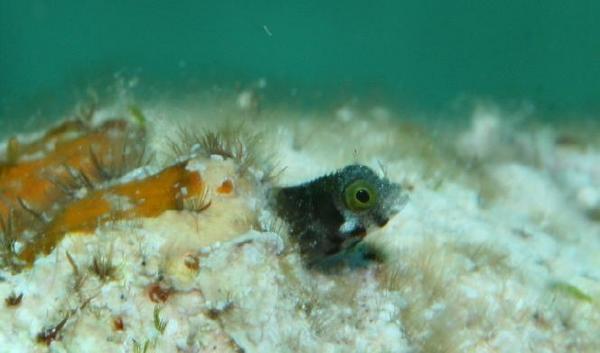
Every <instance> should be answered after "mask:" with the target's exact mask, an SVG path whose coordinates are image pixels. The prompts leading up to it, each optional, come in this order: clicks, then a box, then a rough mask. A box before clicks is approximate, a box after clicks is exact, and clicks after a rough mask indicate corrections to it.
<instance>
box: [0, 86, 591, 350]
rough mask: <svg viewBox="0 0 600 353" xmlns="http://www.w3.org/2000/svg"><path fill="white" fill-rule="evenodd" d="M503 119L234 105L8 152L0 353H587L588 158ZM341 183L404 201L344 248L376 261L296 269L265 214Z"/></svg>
mask: <svg viewBox="0 0 600 353" xmlns="http://www.w3.org/2000/svg"><path fill="white" fill-rule="evenodd" d="M515 114H516V115H518V113H509V112H506V111H503V110H502V109H499V108H497V107H495V106H493V105H490V104H480V105H477V106H476V107H475V109H473V111H472V112H470V113H469V115H470V116H469V119H468V120H469V122H468V123H467V124H462V125H461V124H450V123H446V124H438V125H435V124H433V123H431V122H419V121H416V120H413V119H409V118H407V117H405V116H402V115H401V114H398V113H395V112H393V111H392V110H389V109H386V108H385V107H382V106H370V107H369V106H367V107H357V106H353V105H347V106H341V107H338V108H336V109H330V110H315V111H308V112H307V111H303V110H298V109H293V108H290V107H286V106H272V107H269V106H268V105H266V106H265V105H262V106H261V107H260V109H258V103H257V101H256V98H253V97H248V93H247V92H244V93H243V94H242V95H240V96H239V97H238V99H237V100H236V99H235V98H234V97H229V98H220V99H208V98H206V97H204V98H198V99H194V100H192V101H185V102H182V101H177V102H171V101H163V102H160V103H151V102H150V103H149V102H146V103H139V104H136V105H134V104H132V103H131V102H129V101H127V102H122V101H118V102H116V103H114V104H109V105H106V106H103V107H102V106H101V107H99V108H94V109H91V108H90V109H79V110H78V111H77V112H76V113H75V114H73V116H71V117H69V118H68V119H66V122H60V123H57V125H56V126H55V127H53V128H50V129H47V130H46V131H44V132H38V133H33V134H23V135H16V136H14V137H13V138H10V139H8V140H6V141H5V142H4V143H3V144H2V146H3V147H2V150H1V151H0V154H1V156H2V158H1V159H0V160H1V161H2V162H1V165H0V211H1V212H0V219H1V220H2V224H1V225H2V227H1V228H0V237H1V238H0V240H1V244H0V245H2V249H1V250H0V265H1V269H0V298H2V299H3V302H2V305H1V306H0V325H1V327H2V329H1V330H0V352H47V351H49V352H247V353H249V352H382V353H383V352H536V353H538V352H595V351H596V350H597V347H600V338H599V336H598V334H597V333H598V332H600V142H599V141H598V140H594V139H593V138H590V137H589V136H594V134H593V133H591V134H590V128H589V127H588V126H583V125H582V126H581V127H579V128H578V127H577V126H576V124H571V125H569V126H562V125H559V124H544V123H543V121H542V122H541V123H540V122H537V123H527V121H526V119H522V117H515ZM594 128H596V129H600V127H598V126H596V127H594ZM596 131H597V130H596ZM596 136H597V135H596ZM357 161H358V162H361V163H363V164H366V165H369V166H370V167H371V168H373V169H374V170H377V171H380V173H381V174H385V175H386V176H387V178H389V179H390V180H392V181H394V182H397V183H399V184H400V185H402V187H403V189H404V190H407V191H408V194H409V197H410V199H409V201H408V203H407V204H406V206H405V207H404V209H403V210H402V211H401V212H400V213H398V214H397V215H395V216H394V217H393V218H392V219H391V220H390V221H389V223H388V224H387V225H385V226H384V227H383V228H380V229H374V230H372V231H370V232H369V234H368V235H367V237H366V239H365V240H364V241H363V242H364V243H366V244H369V245H370V246H372V247H373V248H374V249H376V250H377V255H378V256H377V259H376V260H373V261H370V262H368V263H366V264H364V265H363V266H359V267H356V268H348V267H342V268H339V269H336V270H335V271H332V272H328V273H324V272H321V271H316V270H314V269H311V268H307V267H306V266H305V264H304V263H303V261H302V258H301V257H300V255H299V254H298V251H297V247H296V246H295V244H294V242H293V241H292V240H291V239H290V237H289V235H288V234H287V229H286V225H285V224H284V223H283V222H282V221H281V220H280V219H278V218H277V217H275V216H274V214H273V212H272V211H271V210H270V208H269V205H268V203H267V202H266V200H265V194H266V192H267V191H268V189H269V188H270V187H272V186H274V185H278V186H279V185H293V184H296V183H300V182H304V181H306V180H310V179H312V178H315V177H318V176H321V175H323V174H325V173H329V172H331V171H333V170H335V169H337V168H339V167H342V166H344V165H347V164H350V163H354V162H357Z"/></svg>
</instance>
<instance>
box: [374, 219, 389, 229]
mask: <svg viewBox="0 0 600 353" xmlns="http://www.w3.org/2000/svg"><path fill="white" fill-rule="evenodd" d="M389 221H390V218H389V217H377V218H376V219H375V223H377V225H378V226H379V227H380V228H383V227H385V225H386V224H388V222H389Z"/></svg>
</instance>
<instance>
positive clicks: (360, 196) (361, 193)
mask: <svg viewBox="0 0 600 353" xmlns="http://www.w3.org/2000/svg"><path fill="white" fill-rule="evenodd" d="M356 199H357V200H358V201H360V202H362V203H367V202H369V200H370V199H371V195H369V192H368V191H367V190H365V189H360V190H358V191H357V192H356Z"/></svg>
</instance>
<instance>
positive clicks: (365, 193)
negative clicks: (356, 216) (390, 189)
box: [344, 179, 377, 211]
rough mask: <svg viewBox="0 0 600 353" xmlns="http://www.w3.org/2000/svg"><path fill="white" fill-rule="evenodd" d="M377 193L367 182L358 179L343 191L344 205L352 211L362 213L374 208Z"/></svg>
mask: <svg viewBox="0 0 600 353" xmlns="http://www.w3.org/2000/svg"><path fill="white" fill-rule="evenodd" d="M376 202H377V191H376V190H375V188H374V187H373V185H371V184H370V183H369V182H367V181H366V180H363V179H358V180H355V181H353V182H352V183H350V185H348V187H346V189H345V190H344V203H345V204H346V207H348V208H349V209H351V210H352V211H364V210H368V209H370V208H372V207H373V206H375V203H376Z"/></svg>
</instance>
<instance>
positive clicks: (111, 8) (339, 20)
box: [0, 0, 600, 127]
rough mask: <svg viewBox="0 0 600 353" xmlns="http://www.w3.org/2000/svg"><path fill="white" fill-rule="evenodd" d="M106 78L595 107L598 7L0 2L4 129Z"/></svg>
mask: <svg viewBox="0 0 600 353" xmlns="http://www.w3.org/2000/svg"><path fill="white" fill-rule="evenodd" d="M115 73H123V74H124V75H133V76H136V77H139V78H140V79H141V82H142V84H145V85H147V86H151V87H153V88H154V89H155V90H156V91H160V90H168V89H169V87H171V88H173V87H179V88H181V87H187V86H192V85H194V84H196V85H202V84H206V85H209V84H214V83H216V82H220V83H223V84H224V85H230V86H234V84H235V82H250V81H252V80H255V79H257V78H260V77H264V78H266V79H267V81H268V82H269V83H273V85H272V86H271V87H278V88H277V89H274V90H276V91H278V92H279V93H280V95H281V96H282V97H283V98H284V99H285V97H286V95H287V94H289V92H291V91H292V90H291V89H292V88H296V90H295V91H294V92H300V94H301V95H302V94H304V97H306V99H307V100H310V99H311V97H316V96H317V94H313V93H315V92H319V95H318V96H319V97H322V96H325V97H327V96H328V95H329V96H331V97H338V96H343V95H348V96H359V97H361V96H362V97H385V99H386V100H387V101H389V102H393V103H395V104H397V105H400V106H402V105H405V106H410V107H411V108H414V109H422V110H429V111H435V110H441V109H444V107H446V106H448V104H451V102H453V101H456V100H457V99H459V98H460V97H485V98H490V99H492V100H497V101H499V102H502V101H509V102H510V101H529V102H533V103H534V104H535V106H536V107H538V109H542V110H544V111H546V112H548V113H549V115H553V114H554V115H560V114H565V113H582V114H584V113H585V114H590V113H591V114H594V113H596V112H598V111H599V110H600V1H581V0H580V1H564V0H543V1H542V0H537V1H512V0H508V1H489V0H482V1H466V0H456V1H432V0H421V1H369V2H366V1H333V2H331V1H329V2H328V1H308V0H307V1H296V2H292V1H214V2H205V1H133V0H121V1H90V0H80V1H41V0H37V1H8V0H6V1H1V2H0V105H1V109H0V116H2V117H3V119H4V120H3V121H1V123H2V124H3V125H4V126H5V127H6V126H9V125H19V124H21V123H22V121H21V120H20V119H24V118H25V117H26V116H28V115H30V114H32V113H33V112H38V113H39V112H40V111H41V112H44V111H48V112H49V113H48V114H51V112H54V113H55V112H56V111H60V110H61V109H64V108H65V107H67V106H69V104H72V103H73V100H74V97H76V96H77V95H78V94H79V93H81V91H82V90H83V89H84V88H85V87H87V86H89V85H101V84H102V82H107V81H110V79H111V78H112V77H113V76H114V75H115ZM107 78H108V79H107ZM281 87H284V88H281ZM288 88H289V89H288Z"/></svg>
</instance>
